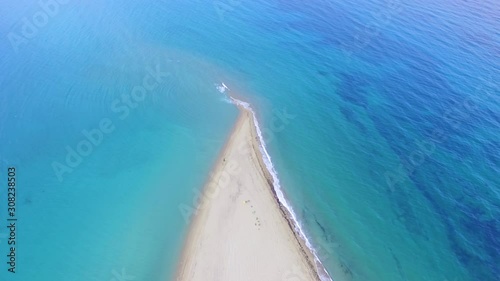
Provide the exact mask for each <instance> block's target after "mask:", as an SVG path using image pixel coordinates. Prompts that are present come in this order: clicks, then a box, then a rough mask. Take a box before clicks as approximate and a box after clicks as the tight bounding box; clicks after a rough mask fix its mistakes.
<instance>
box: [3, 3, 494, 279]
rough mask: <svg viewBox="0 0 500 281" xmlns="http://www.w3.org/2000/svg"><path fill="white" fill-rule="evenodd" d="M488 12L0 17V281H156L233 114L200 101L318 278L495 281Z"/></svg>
mask: <svg viewBox="0 0 500 281" xmlns="http://www.w3.org/2000/svg"><path fill="white" fill-rule="evenodd" d="M499 8H500V5H499V4H498V2H496V1H493V0H484V1H478V0H471V1H451V0H444V1H428V0H410V1H400V0H343V1H342V0H313V1H297V0H288V1H283V0H281V1H280V0H270V1H263V0H255V1H249V0H216V1H202V0H193V1H190V0H182V1H181V0H163V1H161V0H158V1H149V0H144V1H131V0H121V1H114V0H109V1H81V0H58V1H57V0H40V1H33V0H20V1H3V2H1V3H0V35H1V39H0V226H2V227H1V228H0V280H2V281H3V280H6V281H11V280H12V281H49V280H50V281H62V280H72V281H131V280H145V281H146V280H147V281H156V280H158V281H160V280H173V277H172V274H173V272H174V270H175V265H176V261H177V259H178V256H179V253H180V250H181V246H182V242H183V237H184V235H185V233H186V231H187V227H188V222H189V218H190V214H191V213H192V212H193V210H194V208H195V207H196V200H197V199H198V198H199V197H200V192H199V191H200V189H201V187H202V186H203V184H204V182H205V181H206V180H207V179H208V178H209V172H210V169H211V167H212V165H213V164H214V162H215V160H216V158H217V155H218V153H219V151H220V150H221V148H222V147H223V145H224V142H225V140H226V137H227V135H228V133H229V132H230V130H231V127H232V125H233V124H234V122H235V120H236V117H237V114H238V112H237V109H236V108H235V107H234V105H232V104H230V103H228V102H227V101H225V99H224V97H223V96H222V95H221V94H220V93H219V91H218V90H217V85H220V83H221V82H224V83H225V84H227V85H228V86H229V88H231V90H232V92H234V93H237V94H238V97H239V98H240V99H242V100H245V101H247V102H250V103H251V104H252V106H253V108H254V109H255V111H256V113H257V116H258V119H259V122H260V123H261V128H262V131H263V134H264V139H265V141H266V144H267V147H268V150H269V154H270V155H271V157H272V159H273V162H274V165H275V168H276V170H277V172H278V174H279V178H280V181H281V185H282V187H283V190H284V192H285V195H286V197H287V199H288V200H289V202H290V204H291V205H292V206H293V209H294V210H295V213H296V214H297V216H298V219H299V221H300V223H301V224H302V226H303V228H304V230H305V232H306V234H307V235H308V237H309V239H310V240H311V242H312V243H313V245H314V248H315V250H316V252H317V254H318V255H319V256H320V258H321V260H322V262H323V264H324V265H325V267H326V268H327V270H328V271H329V273H330V275H331V276H332V277H333V279H334V280H335V277H336V276H338V277H339V276H344V277H347V278H348V280H359V281H361V280H362V281H397V280H404V281H419V280H426V281H469V280H482V281H490V280H491V281H494V280H498V276H500V267H499V264H500V165H499V164H500V137H499V136H500V130H499V129H500V124H499V123H500V103H499V98H498V95H499V93H498V81H499V78H500V45H499V44H500V35H499V33H498V30H499V26H500V24H499V22H500V11H499ZM9 167H15V169H16V176H15V177H16V206H15V208H16V211H15V218H17V221H16V232H15V233H16V236H15V239H16V245H15V247H16V251H15V255H16V259H15V271H16V273H12V272H9V271H8V269H9V268H11V267H12V265H9V264H8V263H7V262H8V260H9V259H10V258H9V257H7V255H9V253H10V252H11V251H10V247H11V246H12V245H9V244H8V243H9V241H10V240H9V236H10V235H11V232H10V230H9V228H8V227H7V226H8V225H9V223H10V222H8V221H7V219H8V218H9V213H8V168H9ZM495 276H496V277H495ZM266 281H267V280H266ZM273 281H274V280H273ZM278 281H281V280H278ZM283 281H285V280H283Z"/></svg>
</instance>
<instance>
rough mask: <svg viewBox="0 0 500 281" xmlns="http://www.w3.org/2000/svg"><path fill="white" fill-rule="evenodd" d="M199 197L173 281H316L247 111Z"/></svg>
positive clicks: (310, 259) (242, 112)
mask: <svg viewBox="0 0 500 281" xmlns="http://www.w3.org/2000/svg"><path fill="white" fill-rule="evenodd" d="M203 193H204V196H203V199H202V200H201V201H202V202H200V203H199V206H198V207H199V208H198V211H197V212H196V213H195V215H194V217H193V221H192V222H191V225H190V229H189V232H188V236H187V238H186V242H185V245H184V248H183V252H182V256H181V259H180V262H179V265H178V268H177V273H176V280H178V281H243V280H252V281H255V280H259V281H268V280H269V281H275V280H283V281H285V280H304V281H305V280H320V278H319V275H318V272H317V271H316V266H315V262H314V257H313V255H312V253H311V252H310V251H309V249H308V248H307V247H304V244H303V241H301V239H300V238H299V237H298V236H297V235H296V233H295V232H294V230H293V225H292V222H291V221H290V220H289V219H288V218H287V213H286V211H285V210H283V208H282V206H281V205H280V203H279V201H278V199H277V198H276V196H275V193H274V190H273V187H272V179H271V178H270V175H269V173H268V171H267V169H266V167H265V166H264V163H263V159H262V155H261V153H260V151H259V138H258V137H257V132H256V128H255V124H254V119H253V113H252V112H251V111H250V110H247V109H245V108H243V107H240V116H239V118H238V120H237V122H236V124H235V126H234V128H233V131H232V133H231V135H230V138H229V140H228V141H227V143H226V145H225V147H224V149H223V151H222V152H221V154H220V156H219V159H218V161H217V163H216V165H215V167H214V170H213V171H212V173H211V177H210V180H209V181H208V183H207V185H206V186H205V188H204V192H203Z"/></svg>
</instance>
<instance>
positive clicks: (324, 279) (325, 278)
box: [217, 83, 333, 281]
mask: <svg viewBox="0 0 500 281" xmlns="http://www.w3.org/2000/svg"><path fill="white" fill-rule="evenodd" d="M219 88H223V89H224V90H223V91H221V90H219V92H221V93H223V94H225V95H226V96H227V97H229V99H230V100H231V102H232V103H233V104H235V105H237V106H242V107H243V108H245V109H247V110H248V111H250V112H251V113H252V117H253V120H254V124H255V129H256V131H257V135H258V137H259V144H260V145H259V150H260V152H261V154H262V159H263V160H264V164H265V166H266V168H267V170H268V172H269V174H271V176H272V178H273V188H274V191H275V192H276V195H277V196H278V200H279V201H280V204H281V205H283V206H284V207H285V208H286V210H287V211H288V213H289V214H290V216H291V218H292V221H293V224H294V227H295V231H296V232H297V233H298V234H299V235H300V238H301V239H302V240H303V241H304V242H305V244H306V246H307V248H309V250H310V251H311V252H312V253H313V255H314V261H315V263H316V267H317V272H318V273H319V275H320V276H319V277H320V279H321V281H333V279H332V278H331V277H330V275H329V274H328V272H326V268H325V267H324V266H323V264H322V263H321V261H320V260H319V258H318V256H317V253H316V250H315V249H314V247H313V246H312V244H311V242H310V241H309V239H308V238H307V236H306V235H305V233H304V231H303V229H302V226H301V224H300V223H299V221H298V219H297V216H296V215H295V212H294V211H293V208H292V206H291V205H290V204H288V202H287V201H286V199H285V196H284V194H283V191H282V189H281V185H280V180H279V178H278V172H276V170H275V169H274V165H273V162H272V160H271V156H270V155H269V153H268V152H267V148H266V143H265V142H264V138H263V137H262V131H261V129H260V126H259V122H258V120H257V116H256V114H255V111H253V109H252V107H251V106H250V104H249V103H247V102H244V101H241V100H238V99H235V98H233V97H231V96H230V95H228V94H227V93H226V89H227V90H229V88H227V86H226V85H225V84H224V83H222V86H220V85H219V86H218V87H217V89H219ZM322 273H323V274H322Z"/></svg>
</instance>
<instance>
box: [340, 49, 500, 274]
mask: <svg viewBox="0 0 500 281" xmlns="http://www.w3.org/2000/svg"><path fill="white" fill-rule="evenodd" d="M409 49H411V48H409ZM409 55H410V54H407V53H404V52H403V53H402V54H399V56H409ZM410 57H411V58H413V59H411V60H410V61H407V60H408V58H406V61H405V63H406V64H408V65H409V66H411V67H410V69H411V70H410V71H407V72H401V73H399V74H398V75H399V76H400V77H391V78H389V79H385V80H380V79H373V77H371V78H370V77H369V76H367V75H364V74H362V73H356V74H355V75H354V74H351V75H349V74H342V75H341V76H340V77H341V79H342V81H341V84H340V85H341V86H340V87H339V91H338V95H339V96H340V97H341V98H342V99H343V100H344V101H345V102H346V103H347V104H351V106H357V107H361V108H363V109H365V110H366V113H367V115H368V116H369V117H370V119H371V120H372V122H373V123H374V124H375V127H376V128H377V130H378V132H379V133H380V135H382V136H383V137H384V138H385V140H386V141H387V143H388V144H389V146H390V147H391V148H392V150H393V151H394V152H395V153H396V154H397V155H398V156H399V158H400V159H401V160H402V162H404V161H405V160H406V158H407V157H408V156H409V155H410V154H411V153H412V152H413V150H414V149H415V147H414V142H415V139H413V138H412V134H416V135H419V136H425V135H426V134H428V132H432V131H433V130H434V129H435V128H441V129H442V130H443V131H444V132H445V135H446V136H447V138H446V140H445V141H444V142H442V143H439V144H437V146H438V148H437V149H438V150H439V153H440V155H443V153H445V154H444V156H445V157H447V158H446V159H449V161H455V160H451V159H459V160H460V159H461V161H464V160H463V159H470V160H472V161H477V160H478V159H480V158H478V155H477V153H478V152H479V153H481V154H483V155H488V156H487V157H486V158H485V161H487V162H488V163H489V164H490V166H491V167H492V168H491V170H493V171H494V170H498V168H497V167H498V161H499V156H498V155H499V154H498V153H496V151H498V142H497V141H490V142H484V143H479V144H478V143H477V142H476V143H474V145H476V147H472V146H471V143H470V142H468V141H467V138H470V135H471V134H473V133H474V132H475V130H476V128H477V127H478V126H479V125H481V124H483V123H481V121H480V120H481V114H479V113H477V112H470V114H469V115H468V116H467V119H466V120H465V121H467V122H463V124H461V126H460V127H453V126H450V124H449V123H448V122H447V121H446V120H445V118H443V117H442V116H441V114H442V113H444V112H443V108H449V107H451V106H456V101H457V100H458V101H460V100H465V99H466V96H465V94H461V93H458V92H456V91H454V90H452V89H451V87H450V86H448V84H447V82H446V81H445V80H444V78H441V77H440V76H438V75H439V74H437V72H433V70H434V69H436V68H437V66H436V64H435V63H434V62H433V61H432V59H431V57H430V56H427V55H425V54H422V52H418V51H417V50H415V49H413V53H412V54H411V56H410ZM422 58H424V59H422ZM369 79H371V80H369ZM366 84H370V85H371V86H373V87H376V88H378V92H377V94H378V95H379V96H377V97H371V98H373V99H375V98H376V99H378V100H380V99H382V100H383V102H384V103H383V104H384V105H383V107H385V108H376V107H372V106H370V103H369V101H370V97H369V96H368V95H369V93H368V92H366V91H363V89H362V87H363V86H364V85H366ZM376 85H378V86H376ZM436 92H439V93H440V95H437V94H433V93H436ZM449 97H452V98H451V99H450V98H449ZM343 114H344V116H346V118H347V119H348V120H349V119H350V120H351V121H352V120H353V116H352V113H351V112H349V110H346V109H343ZM492 124H493V123H490V124H488V125H492ZM491 129H492V130H494V129H495V128H491ZM432 156H435V155H431V156H430V157H428V158H426V159H425V162H424V163H423V164H421V165H419V166H418V167H411V166H409V167H408V166H405V169H407V173H408V175H409V178H410V180H411V182H412V183H413V186H415V187H416V188H417V190H418V191H419V192H420V193H421V194H422V195H423V196H424V197H425V198H426V199H427V201H428V202H429V204H430V206H432V208H433V210H434V213H435V214H437V215H438V216H439V218H440V221H441V222H442V223H443V224H444V226H445V229H446V232H447V237H448V239H449V241H450V244H451V247H452V249H453V251H454V253H455V255H456V257H457V259H458V260H460V262H462V263H463V264H464V265H466V266H467V267H468V268H469V269H471V273H473V274H474V275H475V276H476V277H477V278H480V279H481V280H495V278H496V276H499V275H500V270H499V267H498V266H497V265H498V262H499V253H500V242H499V237H500V227H499V225H500V224H499V221H498V219H489V220H480V219H478V218H477V216H476V215H474V214H481V213H484V210H483V209H481V208H480V207H477V206H475V207H474V202H473V200H477V198H478V196H484V195H481V194H470V195H469V196H467V197H461V194H462V193H464V192H465V193H467V192H470V191H472V190H476V191H478V189H477V186H476V184H477V182H476V183H474V184H473V183H471V182H470V181H469V180H468V178H467V176H468V175H463V174H457V173H455V172H454V171H453V170H451V168H450V165H452V162H449V163H448V162H447V163H442V161H443V160H440V161H437V160H435V159H434V158H433V157H432ZM401 186H408V185H406V184H404V185H403V184H402V185H401ZM445 187H446V191H445V192H446V193H447V198H441V197H440V195H439V194H442V193H443V188H445ZM388 196H389V197H390V198H391V200H393V204H394V206H395V207H396V210H397V211H396V213H397V214H398V220H400V221H401V222H403V224H404V225H405V226H406V228H407V229H408V231H409V232H411V233H414V234H416V235H420V236H423V237H425V238H426V239H429V237H428V236H427V235H426V234H425V233H424V232H423V229H424V227H422V223H420V222H419V220H418V218H417V217H416V216H415V214H414V212H413V210H412V205H411V202H412V198H410V197H408V196H407V195H405V194H403V193H401V190H399V189H396V191H395V193H394V194H388ZM453 198H455V199H453ZM458 198H462V199H461V200H459V199H458ZM474 198H476V199H474ZM457 233H460V235H457ZM462 236H465V240H467V241H475V242H476V243H477V247H476V250H475V251H474V252H472V251H471V250H470V246H469V245H466V244H465V243H466V242H465V241H463V240H462V238H461V237H462ZM477 252H479V253H480V254H477Z"/></svg>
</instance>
